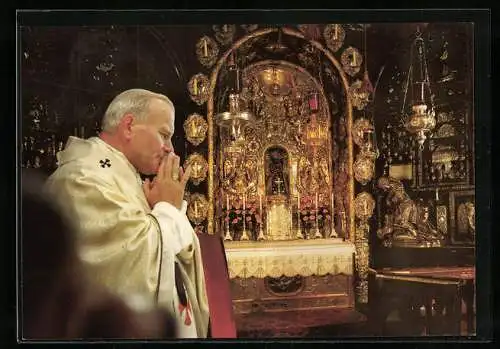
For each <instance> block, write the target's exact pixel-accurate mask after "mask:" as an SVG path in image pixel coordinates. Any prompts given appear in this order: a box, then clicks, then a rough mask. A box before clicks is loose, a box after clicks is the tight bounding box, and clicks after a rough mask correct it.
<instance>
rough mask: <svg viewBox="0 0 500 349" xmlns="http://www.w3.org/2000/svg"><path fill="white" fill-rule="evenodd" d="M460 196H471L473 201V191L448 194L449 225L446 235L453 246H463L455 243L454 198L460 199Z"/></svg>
mask: <svg viewBox="0 0 500 349" xmlns="http://www.w3.org/2000/svg"><path fill="white" fill-rule="evenodd" d="M461 196H472V197H474V199H475V196H476V195H475V191H474V190H465V191H452V192H450V196H449V213H448V215H449V220H450V225H449V228H448V233H449V234H450V237H451V241H452V242H453V244H464V243H463V242H460V241H457V240H456V238H455V236H456V230H457V222H456V219H457V208H458V207H457V203H456V198H457V197H461Z"/></svg>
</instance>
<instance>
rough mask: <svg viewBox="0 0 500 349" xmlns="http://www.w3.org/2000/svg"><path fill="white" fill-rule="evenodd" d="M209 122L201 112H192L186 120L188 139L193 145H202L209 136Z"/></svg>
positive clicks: (185, 128)
mask: <svg viewBox="0 0 500 349" xmlns="http://www.w3.org/2000/svg"><path fill="white" fill-rule="evenodd" d="M207 131H208V124H207V122H206V121H205V119H204V118H203V116H201V115H200V114H196V113H194V114H191V115H189V116H188V117H187V119H186V120H185V121H184V133H185V134H186V139H187V140H188V141H189V143H191V144H192V145H195V146H196V145H200V144H201V143H202V142H203V141H204V140H205V137H206V136H207Z"/></svg>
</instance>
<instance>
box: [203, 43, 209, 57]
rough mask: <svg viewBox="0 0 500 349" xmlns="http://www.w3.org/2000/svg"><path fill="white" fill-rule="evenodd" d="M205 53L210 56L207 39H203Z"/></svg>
mask: <svg viewBox="0 0 500 349" xmlns="http://www.w3.org/2000/svg"><path fill="white" fill-rule="evenodd" d="M203 55H204V56H205V57H206V56H208V47H207V40H205V39H203Z"/></svg>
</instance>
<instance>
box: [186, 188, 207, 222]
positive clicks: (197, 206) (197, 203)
mask: <svg viewBox="0 0 500 349" xmlns="http://www.w3.org/2000/svg"><path fill="white" fill-rule="evenodd" d="M207 213H208V201H207V199H206V198H205V195H203V194H200V193H194V194H191V195H190V196H189V204H188V208H187V216H188V218H189V220H190V221H191V222H193V223H194V224H196V225H198V224H201V223H203V221H204V220H205V219H207Z"/></svg>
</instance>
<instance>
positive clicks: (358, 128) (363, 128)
mask: <svg viewBox="0 0 500 349" xmlns="http://www.w3.org/2000/svg"><path fill="white" fill-rule="evenodd" d="M374 130H375V129H374V127H373V125H372V123H371V122H370V120H368V119H365V118H358V119H356V121H354V124H353V125H352V140H353V141H354V143H355V144H356V145H357V146H358V147H360V148H363V146H364V145H365V142H366V140H365V134H367V133H370V132H374Z"/></svg>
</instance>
